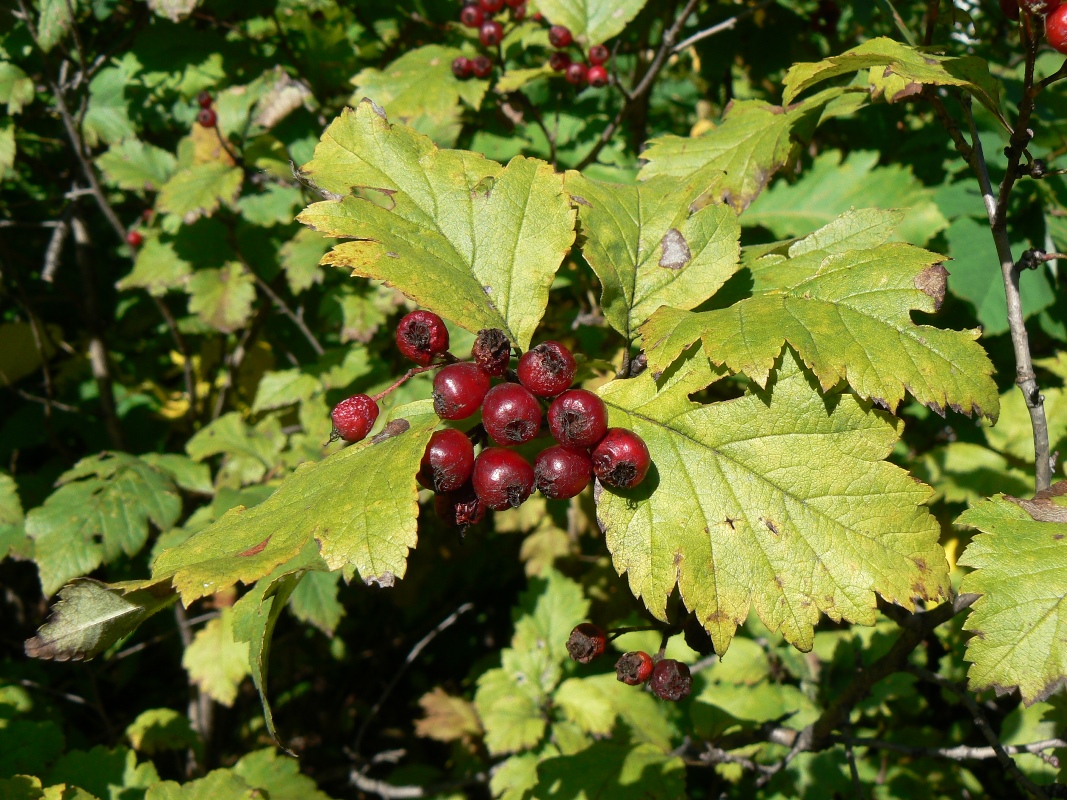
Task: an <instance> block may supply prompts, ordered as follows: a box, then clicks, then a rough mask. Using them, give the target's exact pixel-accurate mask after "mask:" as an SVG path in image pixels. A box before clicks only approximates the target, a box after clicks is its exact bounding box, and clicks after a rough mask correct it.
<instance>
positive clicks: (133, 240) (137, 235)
mask: <svg viewBox="0 0 1067 800" xmlns="http://www.w3.org/2000/svg"><path fill="white" fill-rule="evenodd" d="M126 244H128V245H129V246H130V247H140V246H141V245H142V244H144V236H142V235H141V232H140V231H130V232H129V233H127V234H126Z"/></svg>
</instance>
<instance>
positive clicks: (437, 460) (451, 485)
mask: <svg viewBox="0 0 1067 800" xmlns="http://www.w3.org/2000/svg"><path fill="white" fill-rule="evenodd" d="M473 471H474V445H472V444H471V440H470V439H469V438H468V437H467V434H465V433H464V432H463V431H457V430H456V429H455V428H444V429H442V430H439V431H435V432H434V435H433V436H431V437H430V442H429V444H427V445H426V452H425V453H423V455H422V462H421V463H420V464H419V472H418V474H417V475H416V476H415V477H417V478H418V479H419V483H421V484H422V485H423V486H425V487H426V488H427V489H433V490H434V491H435V492H454V491H456V490H457V489H459V488H460V487H461V486H462V485H463V484H465V483H466V482H467V481H469V480H470V477H471V472H473Z"/></svg>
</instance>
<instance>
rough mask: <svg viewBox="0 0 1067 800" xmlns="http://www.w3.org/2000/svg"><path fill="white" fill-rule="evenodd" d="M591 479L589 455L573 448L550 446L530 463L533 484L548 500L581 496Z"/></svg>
mask: <svg viewBox="0 0 1067 800" xmlns="http://www.w3.org/2000/svg"><path fill="white" fill-rule="evenodd" d="M592 477H593V462H592V461H591V460H590V458H589V453H587V452H586V451H585V450H581V449H579V448H577V447H567V446H566V445H562V444H557V445H553V446H552V447H549V448H547V449H545V450H542V451H541V452H540V453H538V454H537V458H535V459H534V483H535V484H536V485H537V489H538V491H539V492H541V494H543V495H544V496H545V497H547V498H548V499H549V500H566V499H567V498H568V497H574V496H575V495H579V494H581V493H582V489H584V488H585V487H586V486H588V485H589V481H590V480H591V479H592Z"/></svg>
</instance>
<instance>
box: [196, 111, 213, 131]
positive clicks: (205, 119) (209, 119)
mask: <svg viewBox="0 0 1067 800" xmlns="http://www.w3.org/2000/svg"><path fill="white" fill-rule="evenodd" d="M196 121H197V122H199V123H200V125H201V126H202V127H204V128H214V127H215V125H217V124H218V121H219V118H218V116H217V115H216V114H215V111H214V109H211V108H202V109H200V113H199V114H197V115H196Z"/></svg>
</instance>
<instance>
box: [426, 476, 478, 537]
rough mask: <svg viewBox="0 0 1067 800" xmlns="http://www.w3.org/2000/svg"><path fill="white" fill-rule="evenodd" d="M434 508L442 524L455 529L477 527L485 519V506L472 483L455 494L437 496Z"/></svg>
mask: <svg viewBox="0 0 1067 800" xmlns="http://www.w3.org/2000/svg"><path fill="white" fill-rule="evenodd" d="M433 508H434V511H436V512H437V516H438V517H440V518H441V521H442V522H444V523H445V524H447V525H451V526H452V527H454V528H466V527H467V526H468V525H477V524H478V523H479V522H481V521H482V520H483V519H485V505H484V504H483V503H482V501H481V500H479V499H478V495H477V494H475V493H474V487H473V486H471V484H470V483H467V484H464V485H463V486H461V487H460V488H459V489H458V490H456V491H454V492H442V493H441V494H435V495H434V498H433Z"/></svg>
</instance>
